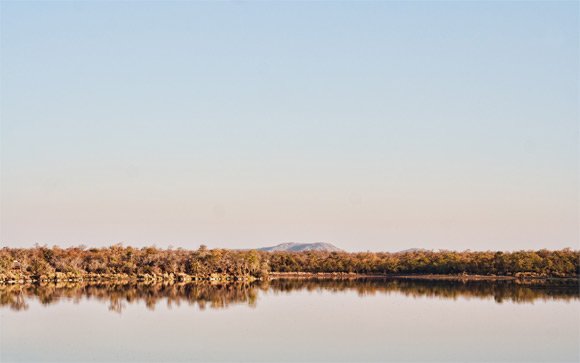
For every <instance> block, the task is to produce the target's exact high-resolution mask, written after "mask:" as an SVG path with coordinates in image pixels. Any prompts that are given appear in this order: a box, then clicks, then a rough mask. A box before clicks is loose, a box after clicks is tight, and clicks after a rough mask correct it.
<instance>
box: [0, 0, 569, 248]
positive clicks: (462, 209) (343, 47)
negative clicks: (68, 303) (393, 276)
mask: <svg viewBox="0 0 580 363" xmlns="http://www.w3.org/2000/svg"><path fill="white" fill-rule="evenodd" d="M578 40H579V39H578V4H577V3H575V2H559V3H547V2H546V3H541V2H538V3H528V2H527V3H499V2H489V3H469V4H461V3H436V4H425V3H412V4H400V3H363V4H360V3H302V4H291V3H285V4H275V3H266V4H265V3H254V4H252V3H250V4H230V3H219V4H210V3H185V2H177V3H163V4H161V3H151V4H139V6H136V5H135V4H130V3H95V2H89V3H82V4H76V3H70V2H63V3H55V2H51V3H45V4H42V3H32V2H25V3H16V2H12V3H7V2H4V3H2V70H1V72H2V74H1V76H2V85H1V86H2V101H1V102H2V103H1V105H0V106H1V109H2V114H1V118H2V133H1V137H2V139H1V141H2V226H1V227H2V228H1V229H2V235H1V239H2V241H3V242H4V243H8V244H10V245H11V246H12V245H13V246H20V245H31V244H33V243H35V242H40V243H45V242H46V243H48V244H54V243H58V244H61V245H70V244H79V243H86V244H92V245H93V244H94V245H104V244H110V243H114V242H118V241H124V242H126V243H127V244H137V245H145V244H149V243H157V244H158V245H160V246H167V245H169V244H173V245H176V246H183V247H197V246H198V245H199V244H200V243H206V244H208V245H209V246H210V247H232V248H237V247H249V246H260V245H266V244H271V243H274V242H282V241H304V242H313V241H330V242H334V243H336V244H337V245H339V246H340V247H343V248H346V249H349V250H367V249H370V250H396V249H403V248H407V247H427V248H450V249H465V248H471V249H517V248H540V247H548V248H560V247H564V246H577V245H578V225H577V220H578V210H577V207H578V189H577V185H578V176H577V172H578V156H577V155H578V154H577V152H578V149H577V141H578V139H577V138H578V125H577V120H578V109H577V99H578V98H577V97H578V50H579V49H578Z"/></svg>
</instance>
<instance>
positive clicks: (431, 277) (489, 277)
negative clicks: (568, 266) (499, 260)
mask: <svg viewBox="0 0 580 363" xmlns="http://www.w3.org/2000/svg"><path fill="white" fill-rule="evenodd" d="M268 278H270V279H277V278H298V279H300V278H304V279H311V278H339V279H340V278H342V279H348V278H393V279H412V280H455V281H457V280H463V281H466V280H470V281H475V280H479V281H483V280H486V281H495V280H580V276H579V277H554V276H540V275H536V274H525V273H519V274H515V275H509V276H508V275H468V274H455V275H453V274H440V275H437V274H357V273H345V272H334V273H310V272H272V273H270V274H269V275H268Z"/></svg>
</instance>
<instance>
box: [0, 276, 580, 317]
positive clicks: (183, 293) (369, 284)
mask: <svg viewBox="0 0 580 363" xmlns="http://www.w3.org/2000/svg"><path fill="white" fill-rule="evenodd" d="M302 290H306V291H328V292H332V293H340V292H346V291H355V292H357V293H358V294H359V295H360V296H367V295H373V294H377V293H379V294H390V293H398V294H403V295H405V296H409V297H414V298H417V297H427V298H439V299H453V300H455V299H457V298H475V299H494V300H495V301H496V302H498V303H501V302H503V301H510V302H515V303H529V302H533V301H535V300H538V299H541V300H565V301H569V300H577V299H579V298H580V292H579V290H578V281H575V280H572V281H570V280H559V281H525V282H523V281H518V280H509V281H505V280H504V281H471V280H467V281H447V280H423V279H418V280H414V279H392V278H390V279H389V278H356V279H315V278H312V279H276V280H271V281H262V282H255V283H244V282H236V283H210V282H197V283H151V284H148V283H137V284H136V283H129V282H108V283H97V282H86V283H73V282H71V283H48V284H40V285H32V284H31V285H2V286H0V306H7V307H9V308H11V309H14V310H26V309H27V308H28V304H27V300H29V299H37V300H38V301H40V303H42V304H43V305H49V304H53V303H57V302H58V301H59V300H61V299H66V300H71V301H74V302H75V303H78V302H80V301H81V300H82V299H95V300H99V301H103V302H108V304H109V310H111V311H114V312H117V313H121V312H122V311H123V309H124V307H125V306H126V304H133V303H136V302H143V303H145V305H146V306H147V307H148V308H149V309H151V310H153V309H155V306H156V305H157V304H158V303H159V302H160V301H161V300H165V302H166V304H167V306H168V307H172V306H179V305H181V304H182V303H187V304H189V305H197V306H198V307H199V309H200V310H204V309H206V308H208V307H209V308H211V309H221V308H227V307H228V306H230V305H231V304H240V303H244V304H247V305H249V306H251V307H255V306H256V303H257V299H258V294H259V292H260V291H273V292H275V293H292V292H294V291H302Z"/></svg>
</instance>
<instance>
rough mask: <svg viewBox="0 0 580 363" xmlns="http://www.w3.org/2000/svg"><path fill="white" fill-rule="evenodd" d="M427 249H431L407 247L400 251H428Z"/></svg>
mask: <svg viewBox="0 0 580 363" xmlns="http://www.w3.org/2000/svg"><path fill="white" fill-rule="evenodd" d="M427 251H429V250H426V249H424V248H409V249H406V250H402V251H399V253H407V252H427Z"/></svg>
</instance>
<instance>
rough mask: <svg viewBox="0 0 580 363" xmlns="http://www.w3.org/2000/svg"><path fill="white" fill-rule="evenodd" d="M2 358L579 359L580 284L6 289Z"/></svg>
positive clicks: (1, 303)
mask: <svg viewBox="0 0 580 363" xmlns="http://www.w3.org/2000/svg"><path fill="white" fill-rule="evenodd" d="M0 294H1V295H0V296H1V298H0V313H1V320H0V334H1V335H0V348H1V353H0V354H1V355H0V358H1V359H0V360H1V361H2V362H12V361H32V362H38V361H53V362H69V361H72V362H84V361H99V362H100V361H103V362H109V361H120V362H125V361H139V362H143V361H159V362H170V361H199V362H207V361H233V362H239V361H251V362H254V361H259V362H279V361H283V362H293V361H301V362H302V361H305V362H315V361H329V362H351V361H352V362H366V361H458V362H467V361H510V362H511V361H526V362H530V361H539V362H553V361H554V362H555V361H570V362H578V361H579V360H580V351H579V349H580V343H579V341H580V299H579V298H580V294H579V292H578V285H577V284H557V285H554V284H516V283H514V282H505V281H504V282H468V283H462V282H449V281H447V282H445V281H420V280H418V281H417V280H416V281H411V280H386V279H358V280H312V279H310V280H274V281H271V282H269V283H255V284H229V285H210V284H208V283H203V284H182V285H163V284H158V285H144V284H140V285H123V284H101V285H94V284H93V285H86V284H85V285H82V284H69V285H64V284H63V285H48V286H26V287H21V286H8V287H0Z"/></svg>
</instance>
